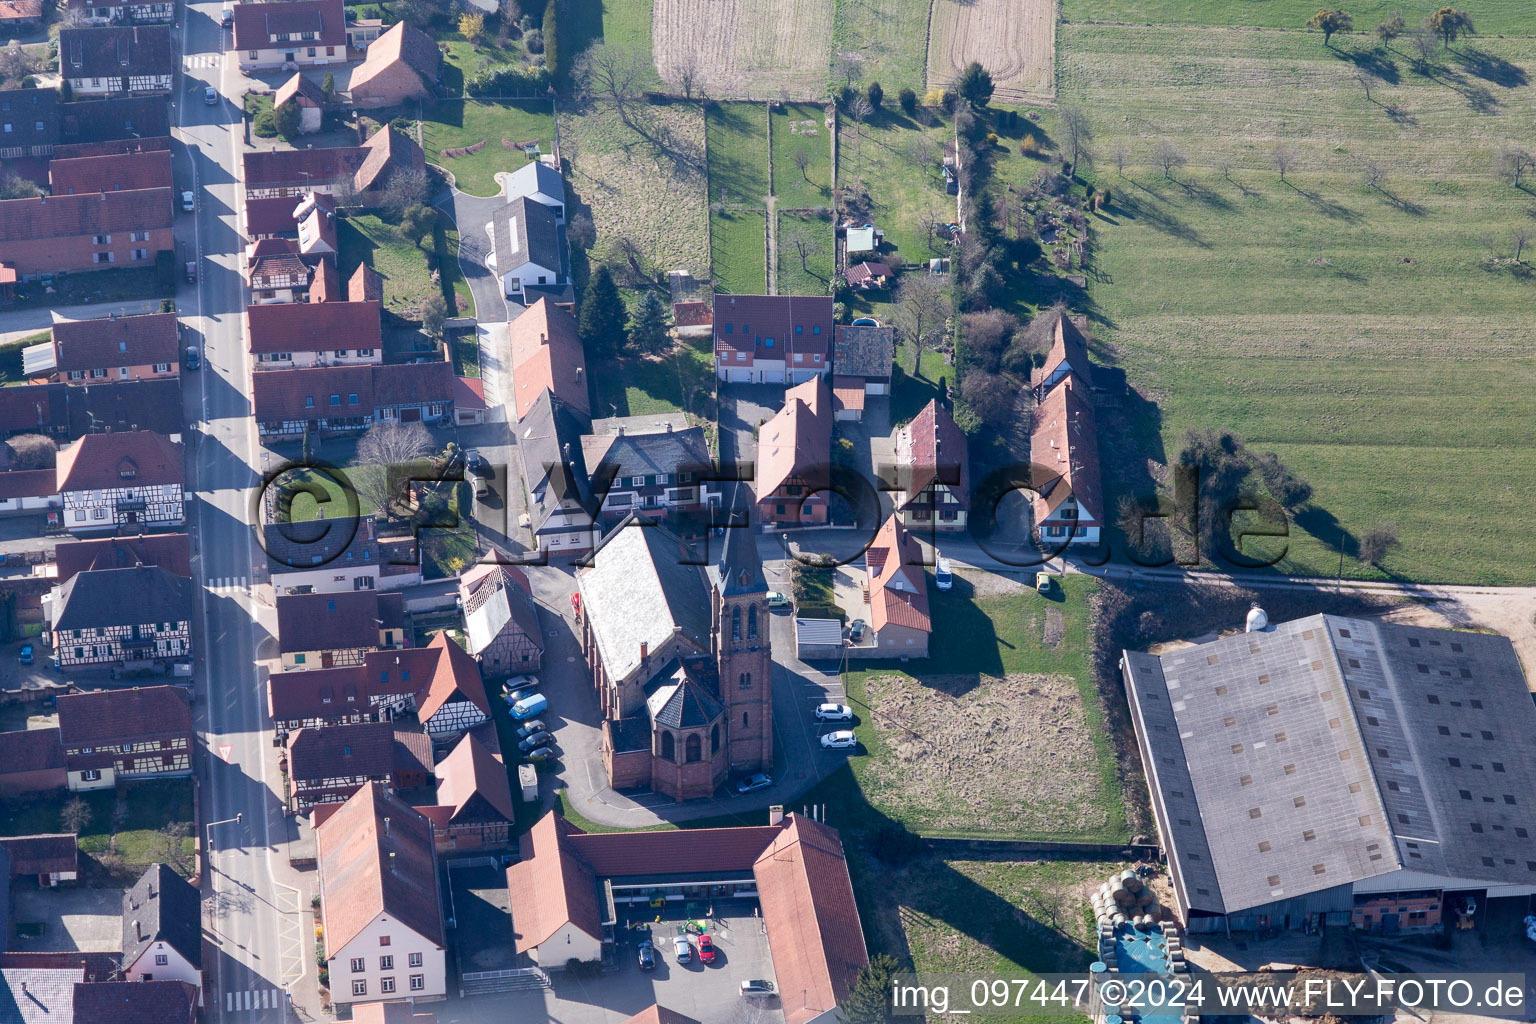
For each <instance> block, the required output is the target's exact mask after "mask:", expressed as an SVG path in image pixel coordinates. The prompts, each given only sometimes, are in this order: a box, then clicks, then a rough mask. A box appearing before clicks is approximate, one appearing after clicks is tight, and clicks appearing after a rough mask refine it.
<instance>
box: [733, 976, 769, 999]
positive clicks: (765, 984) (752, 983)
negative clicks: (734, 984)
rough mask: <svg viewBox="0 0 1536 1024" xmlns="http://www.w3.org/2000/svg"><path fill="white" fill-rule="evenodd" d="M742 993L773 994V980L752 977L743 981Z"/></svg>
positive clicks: (752, 994)
mask: <svg viewBox="0 0 1536 1024" xmlns="http://www.w3.org/2000/svg"><path fill="white" fill-rule="evenodd" d="M741 994H742V995H744V996H771V995H773V982H771V981H767V980H765V979H763V978H752V979H751V980H749V981H743V982H742V983H741Z"/></svg>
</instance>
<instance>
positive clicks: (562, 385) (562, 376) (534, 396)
mask: <svg viewBox="0 0 1536 1024" xmlns="http://www.w3.org/2000/svg"><path fill="white" fill-rule="evenodd" d="M508 331H509V333H510V334H511V338H512V380H513V382H514V383H515V385H516V388H517V391H516V394H515V395H514V396H513V401H514V412H515V413H516V415H517V418H518V419H522V418H523V417H524V416H526V415H528V410H529V409H532V408H533V404H534V403H535V402H537V401H538V400H539V396H540V395H541V394H543V393H544V392H545V391H551V392H553V393H554V395H555V397H556V398H559V399H560V400H561V401H563V402H564V403H565V404H566V405H567V406H569V407H570V408H572V409H576V410H578V411H580V412H581V413H582V414H583V415H587V416H590V415H591V414H592V404H591V402H590V401H589V399H588V397H587V358H586V349H584V348H583V347H582V344H581V337H580V335H578V334H577V332H576V318H575V317H573V316H571V314H569V313H567V312H566V311H565V310H564V309H561V308H560V307H559V306H556V305H555V304H554V303H553V302H551V301H549V299H547V298H544V299H540V300H539V301H538V302H535V303H534V304H533V305H532V306H529V307H528V308H527V309H525V310H523V312H522V313H521V314H520V315H519V316H518V318H517V319H516V320H513V321H512V322H511V323H510V324H509V325H508Z"/></svg>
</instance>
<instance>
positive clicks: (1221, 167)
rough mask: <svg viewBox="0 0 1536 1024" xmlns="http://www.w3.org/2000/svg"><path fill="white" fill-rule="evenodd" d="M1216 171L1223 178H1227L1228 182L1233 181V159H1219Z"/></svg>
mask: <svg viewBox="0 0 1536 1024" xmlns="http://www.w3.org/2000/svg"><path fill="white" fill-rule="evenodd" d="M1216 170H1218V171H1220V172H1221V176H1222V177H1223V178H1225V179H1226V180H1228V181H1231V180H1232V158H1231V157H1225V156H1224V157H1220V158H1218V159H1217V161H1216Z"/></svg>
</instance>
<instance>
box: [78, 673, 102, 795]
mask: <svg viewBox="0 0 1536 1024" xmlns="http://www.w3.org/2000/svg"><path fill="white" fill-rule="evenodd" d="M79 656H80V648H78V647H76V648H75V657H77V658H78V657H79ZM80 778H81V780H82V781H85V782H95V781H96V780H97V779H99V778H101V772H99V771H97V770H96V769H95V768H87V769H86V770H85V771H83V772H81V773H80Z"/></svg>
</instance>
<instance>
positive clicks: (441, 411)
mask: <svg viewBox="0 0 1536 1024" xmlns="http://www.w3.org/2000/svg"><path fill="white" fill-rule="evenodd" d="M457 391H458V378H457V377H455V376H454V375H453V367H452V366H451V365H449V364H448V363H446V362H431V363H391V364H390V365H388V366H375V367H374V368H373V404H374V410H373V414H374V417H375V418H376V419H380V420H386V421H388V420H399V421H400V422H401V423H415V422H418V421H421V422H426V423H430V424H432V425H433V426H440V427H446V426H447V425H448V424H449V423H452V422H453V418H454V416H453V396H454V394H455V393H456V392H457Z"/></svg>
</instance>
